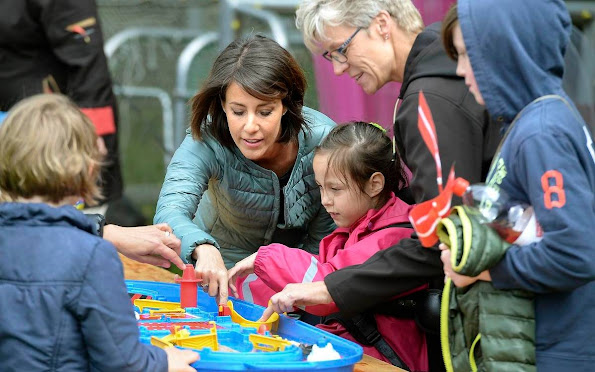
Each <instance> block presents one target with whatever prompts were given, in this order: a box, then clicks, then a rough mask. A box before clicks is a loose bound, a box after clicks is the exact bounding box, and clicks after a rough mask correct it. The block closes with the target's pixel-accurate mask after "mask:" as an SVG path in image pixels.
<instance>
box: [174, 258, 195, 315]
mask: <svg viewBox="0 0 595 372" xmlns="http://www.w3.org/2000/svg"><path fill="white" fill-rule="evenodd" d="M174 280H175V281H176V283H180V307H181V308H182V309H185V308H187V307H196V302H197V297H196V296H197V290H198V283H199V282H202V278H197V277H196V273H195V272H194V266H192V265H191V264H186V268H185V269H184V274H183V275H182V277H181V278H180V277H179V276H178V275H177V274H176V276H175V277H174Z"/></svg>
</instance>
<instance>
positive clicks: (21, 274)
mask: <svg viewBox="0 0 595 372" xmlns="http://www.w3.org/2000/svg"><path fill="white" fill-rule="evenodd" d="M33 123H34V124H35V125H33ZM100 164H101V155H100V151H99V149H98V147H97V136H96V134H95V133H94V131H93V124H92V123H91V122H90V120H89V119H88V117H86V116H85V115H84V114H82V113H81V112H80V111H79V109H78V108H77V107H76V106H75V105H74V104H73V103H72V101H70V100H69V99H68V98H67V97H65V96H63V95H61V94H51V95H50V94H39V95H34V96H32V97H29V98H26V99H23V100H21V101H20V102H19V103H17V104H16V105H15V106H14V107H13V108H12V109H11V110H10V111H9V113H8V116H7V117H6V120H5V122H4V123H3V125H2V126H1V127H0V251H2V260H0V297H1V298H2V301H0V370H2V371H16V370H23V371H42V370H52V371H180V372H182V371H184V372H185V371H194V368H192V367H191V366H190V363H194V362H195V361H196V360H197V359H198V354H197V353H195V352H193V351H190V350H178V349H176V348H174V347H170V348H166V349H165V350H162V349H160V348H157V347H155V346H152V345H144V344H142V343H141V342H140V340H139V337H140V335H139V329H138V326H137V324H136V319H135V317H134V312H133V309H132V306H131V304H130V298H129V296H128V291H127V289H126V285H125V283H124V273H123V270H122V263H121V262H120V260H119V258H118V255H117V254H116V249H115V247H114V246H113V245H112V244H111V243H109V242H108V241H106V240H104V239H101V238H100V237H99V236H96V235H94V233H95V228H94V226H93V224H92V223H91V221H90V220H89V219H87V218H86V217H85V215H84V214H83V213H81V212H80V211H78V210H76V209H75V208H74V207H73V205H74V204H75V203H76V202H78V201H79V200H84V201H85V202H87V203H90V204H93V203H94V201H95V200H96V199H97V197H98V196H99V195H100V190H99V188H98V186H97V176H98V174H99V172H100ZM48 268H49V269H48Z"/></svg>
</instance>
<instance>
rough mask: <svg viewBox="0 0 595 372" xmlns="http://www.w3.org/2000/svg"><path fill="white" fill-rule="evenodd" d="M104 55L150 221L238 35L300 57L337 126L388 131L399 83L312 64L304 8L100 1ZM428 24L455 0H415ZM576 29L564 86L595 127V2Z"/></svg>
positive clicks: (124, 146) (131, 169) (135, 198)
mask: <svg viewBox="0 0 595 372" xmlns="http://www.w3.org/2000/svg"><path fill="white" fill-rule="evenodd" d="M96 1H97V6H98V9H99V16H100V22H101V25H102V28H103V33H104V37H105V40H106V43H105V51H106V55H107V57H108V60H109V65H110V70H111V74H112V79H113V81H114V87H115V91H116V95H117V97H118V114H119V136H120V151H121V156H122V167H123V176H124V185H125V195H126V196H127V197H128V198H129V199H130V200H131V201H132V202H133V204H135V205H136V206H137V207H138V208H139V209H140V211H141V212H142V214H143V215H144V216H145V218H146V220H147V223H149V222H151V221H152V219H153V215H154V212H155V205H156V201H157V197H158V195H159V190H160V188H161V183H162V182H163V177H164V175H165V168H166V166H167V164H168V162H169V159H170V157H171V155H172V154H173V152H174V151H175V149H176V148H177V146H178V145H179V144H180V143H181V141H182V139H183V138H184V136H185V130H186V128H187V124H188V106H187V101H188V99H189V98H190V97H191V96H192V95H193V94H194V93H195V92H196V91H197V90H198V88H199V86H200V85H201V84H202V82H203V81H204V79H205V78H206V76H207V74H208V72H209V69H210V67H211V64H212V63H213V61H214V59H215V57H216V55H217V53H218V52H219V51H220V50H221V49H222V48H223V47H225V46H226V45H227V44H228V43H229V42H231V41H232V40H233V39H234V38H235V37H237V36H241V35H244V34H248V33H256V32H258V33H262V34H265V35H268V36H270V37H272V38H274V39H275V40H277V42H279V43H280V44H281V45H283V46H284V47H286V48H287V49H288V50H290V52H291V53H292V54H293V55H294V56H295V57H296V59H297V60H298V62H299V63H300V64H301V66H302V68H303V69H304V71H305V73H306V77H307V79H308V85H309V88H308V90H307V94H306V102H305V104H306V106H309V107H312V108H315V109H318V110H319V111H321V112H323V113H325V114H326V115H328V116H330V117H331V118H332V119H333V120H335V121H337V122H343V121H347V120H353V119H358V120H365V121H374V122H377V123H380V124H381V125H383V126H384V127H386V128H388V129H392V128H391V127H392V114H393V112H392V111H393V106H394V102H395V100H396V98H397V96H398V91H399V85H398V84H394V83H391V84H388V85H387V86H385V87H383V88H382V89H381V90H380V91H378V92H377V93H376V94H375V95H374V96H366V95H365V94H364V93H363V91H362V90H361V89H360V88H359V87H358V86H357V85H356V84H355V83H354V82H353V81H352V80H351V79H350V78H349V77H348V76H341V77H337V76H334V74H333V72H332V65H331V64H330V63H328V62H326V61H325V60H324V59H322V57H319V56H312V55H311V54H310V53H309V51H308V50H307V49H306V48H305V47H304V45H303V43H302V38H301V34H300V32H299V31H298V30H297V29H296V28H295V23H294V17H295V15H294V13H295V9H296V7H297V4H298V3H299V0H96ZM413 2H414V3H415V5H416V6H417V8H418V9H419V10H420V12H421V14H422V17H423V19H424V22H425V23H426V24H430V23H432V22H435V21H439V20H441V19H442V17H443V15H444V14H445V13H446V11H447V10H448V7H449V6H450V5H451V4H452V3H453V2H454V0H414V1H413ZM567 6H568V8H569V10H570V12H571V14H572V18H573V23H574V25H575V27H576V29H575V34H574V35H573V44H572V47H571V48H570V50H569V54H570V55H571V56H572V62H570V63H568V64H567V66H568V68H567V72H568V76H569V77H570V78H569V83H567V84H565V86H566V88H567V90H568V91H569V93H570V94H571V96H572V97H573V99H574V100H575V101H576V102H577V104H578V105H579V108H580V109H581V111H582V113H583V115H584V116H585V117H587V118H590V121H591V123H592V124H593V123H595V117H594V116H593V111H592V109H593V105H594V99H593V96H594V91H595V57H594V55H593V49H594V48H595V21H594V19H593V18H594V17H595V1H593V0H589V1H580V0H576V1H567Z"/></svg>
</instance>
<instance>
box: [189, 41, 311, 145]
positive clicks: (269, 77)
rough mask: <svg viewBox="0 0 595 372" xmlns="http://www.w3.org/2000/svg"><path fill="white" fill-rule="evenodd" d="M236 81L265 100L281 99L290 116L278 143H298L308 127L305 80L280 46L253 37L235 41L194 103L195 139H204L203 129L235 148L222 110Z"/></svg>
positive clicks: (216, 63) (214, 67) (283, 120)
mask: <svg viewBox="0 0 595 372" xmlns="http://www.w3.org/2000/svg"><path fill="white" fill-rule="evenodd" d="M232 82H235V83H237V84H238V85H239V86H240V87H241V88H242V89H244V90H245V91H246V92H247V93H248V94H250V95H251V96H254V97H256V98H258V99H261V100H263V101H272V100H275V99H281V102H282V103H283V106H284V108H285V109H287V112H286V114H285V115H283V116H282V118H281V135H280V138H279V142H283V143H286V142H290V141H297V138H298V134H299V132H300V131H301V130H302V129H308V126H307V123H306V122H305V120H304V117H303V116H302V107H303V105H304V93H305V91H306V78H305V77H304V73H303V71H302V69H301V67H300V66H299V64H298V63H297V61H296V60H295V59H294V58H293V56H292V55H291V54H290V53H289V52H288V51H287V50H285V49H284V48H283V47H281V46H280V45H279V44H278V43H277V42H275V41H273V40H271V39H269V38H267V37H265V36H262V35H252V36H249V37H247V38H242V39H238V40H235V41H233V42H232V43H231V44H229V45H228V46H227V48H225V49H224V50H223V51H222V52H221V54H219V56H218V57H217V59H216V60H215V63H214V64H213V67H212V68H211V72H210V74H209V77H208V78H207V80H206V81H205V83H204V84H203V86H202V88H201V90H200V91H199V92H198V93H197V94H196V95H195V96H194V97H193V98H192V99H191V107H192V114H191V119H190V127H191V128H192V135H193V137H194V138H195V139H202V135H203V131H204V132H205V133H207V134H209V135H211V136H213V137H214V138H215V139H217V140H218V141H219V143H221V144H222V145H223V146H225V147H228V148H230V147H232V146H233V145H234V142H233V139H232V137H231V134H230V133H229V127H228V125H227V117H226V116H225V112H224V111H223V107H222V106H221V104H222V102H223V101H225V93H226V91H227V88H228V87H229V85H230V84H231V83H232Z"/></svg>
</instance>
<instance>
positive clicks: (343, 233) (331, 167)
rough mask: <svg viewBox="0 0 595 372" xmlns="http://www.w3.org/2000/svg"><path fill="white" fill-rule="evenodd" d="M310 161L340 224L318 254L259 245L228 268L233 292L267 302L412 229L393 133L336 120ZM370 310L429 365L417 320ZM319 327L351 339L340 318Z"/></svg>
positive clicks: (387, 334) (403, 348) (322, 310)
mask: <svg viewBox="0 0 595 372" xmlns="http://www.w3.org/2000/svg"><path fill="white" fill-rule="evenodd" d="M313 167H314V174H315V178H316V184H317V185H318V187H319V188H320V195H321V202H322V205H323V206H324V207H325V209H326V210H327V212H328V213H329V214H330V216H331V217H332V218H333V220H334V221H335V224H336V225H337V229H336V230H335V231H333V232H332V233H331V234H330V235H328V236H326V237H325V238H323V239H322V240H321V242H320V247H319V254H318V255H316V254H312V253H308V252H306V251H304V250H302V249H297V248H289V247H287V246H285V245H282V244H277V243H275V244H270V245H267V246H263V247H260V249H259V250H258V252H256V253H254V254H252V255H251V256H249V257H246V258H245V259H243V260H242V261H240V262H238V263H237V264H236V265H235V266H234V267H233V268H231V269H230V270H229V273H228V275H229V283H230V289H231V291H232V293H233V294H234V296H236V297H238V298H241V299H244V300H247V301H251V302H254V303H256V304H258V305H262V306H267V304H268V302H269V299H270V298H271V296H273V295H274V294H275V293H277V292H280V291H282V290H283V288H285V286H286V285H287V284H290V283H308V282H316V281H322V280H323V279H324V277H325V276H326V275H328V274H329V273H331V272H333V271H335V270H339V269H341V268H344V267H346V266H351V265H357V264H361V263H363V262H364V261H366V260H367V259H368V258H370V257H371V256H372V255H374V254H375V253H376V252H378V251H380V250H383V249H385V248H388V247H390V246H391V245H394V244H396V243H397V242H398V241H399V240H401V239H402V238H409V237H410V236H411V234H412V232H413V230H412V229H411V228H410V227H407V226H402V225H407V223H408V222H409V218H408V216H409V210H410V209H411V207H412V206H410V205H408V204H406V203H405V202H403V201H402V200H401V199H399V198H397V197H396V196H395V193H394V192H396V191H398V190H399V189H400V188H402V187H403V186H405V185H406V184H407V178H406V175H405V172H404V170H403V168H402V165H401V160H400V158H399V156H398V155H397V154H393V144H392V141H391V140H390V139H389V138H388V137H387V136H386V134H385V130H384V129H382V128H381V127H380V126H379V125H378V124H368V123H363V122H352V123H348V124H344V125H340V126H337V127H335V128H334V129H333V130H332V131H331V132H330V133H329V134H328V136H327V137H326V138H325V139H324V140H323V141H322V142H321V144H320V145H319V146H318V148H317V149H316V151H315V154H314V160H313ZM395 225H401V226H395ZM419 289H421V288H419ZM303 310H305V311H306V312H308V313H310V314H314V315H318V316H327V315H330V314H333V313H336V312H338V311H339V309H338V308H337V307H336V305H335V304H334V303H330V304H325V305H315V306H306V307H305V308H304V309H303ZM375 318H376V322H377V325H378V330H379V331H380V334H381V335H382V336H383V338H384V339H385V341H386V342H387V343H388V344H389V345H390V346H391V348H392V349H393V350H395V351H396V352H397V354H398V355H399V356H400V357H401V359H403V361H404V362H405V363H406V364H407V366H409V368H411V370H416V371H419V370H426V369H427V357H426V346H425V337H424V335H423V333H422V332H421V330H419V329H418V327H417V326H416V324H415V321H414V320H413V319H399V318H394V317H390V316H386V315H379V314H376V315H375ZM319 327H321V328H323V329H325V330H327V331H329V332H331V333H333V334H337V335H339V336H341V337H344V338H347V339H350V340H352V341H355V339H354V338H353V337H352V336H351V335H350V334H349V332H347V330H346V329H345V327H343V326H342V325H341V324H340V323H338V322H332V323H330V324H325V325H319ZM356 342H357V341H356ZM362 346H363V347H364V352H365V353H366V354H368V355H371V356H373V357H376V358H378V359H382V360H385V361H387V359H386V358H385V357H384V356H383V355H382V354H381V353H380V352H379V351H378V350H376V348H375V347H374V346H365V345H362Z"/></svg>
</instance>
